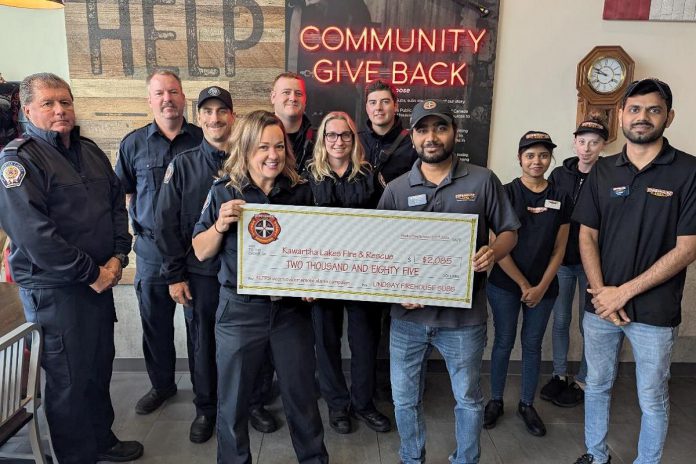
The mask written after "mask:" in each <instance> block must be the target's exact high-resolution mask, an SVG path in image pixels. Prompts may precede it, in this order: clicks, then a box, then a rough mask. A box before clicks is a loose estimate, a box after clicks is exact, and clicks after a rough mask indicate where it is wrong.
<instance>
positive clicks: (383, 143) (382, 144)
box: [358, 116, 418, 183]
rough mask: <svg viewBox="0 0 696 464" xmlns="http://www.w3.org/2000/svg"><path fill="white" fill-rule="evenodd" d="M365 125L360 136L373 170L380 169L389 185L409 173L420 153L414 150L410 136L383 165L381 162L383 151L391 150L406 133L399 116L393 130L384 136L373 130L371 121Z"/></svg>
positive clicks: (400, 143) (403, 140) (403, 139)
mask: <svg viewBox="0 0 696 464" xmlns="http://www.w3.org/2000/svg"><path fill="white" fill-rule="evenodd" d="M365 125H366V127H365V130H362V131H360V133H359V134H358V136H359V137H360V143H362V144H363V148H364V149H365V159H366V160H367V161H369V162H370V164H371V165H372V167H373V168H375V169H377V168H379V171H380V173H381V174H382V177H383V178H384V181H385V182H387V183H389V182H391V181H392V180H394V179H396V178H397V177H399V176H400V175H402V174H404V173H407V172H409V171H410V170H411V168H412V167H413V163H415V162H416V160H417V159H418V153H417V152H416V149H415V148H413V144H412V142H411V137H410V136H409V135H408V134H406V136H405V137H403V138H402V139H401V141H400V142H399V146H398V147H396V149H395V150H394V151H393V152H392V154H391V156H389V158H387V160H386V161H385V162H384V163H383V164H382V162H381V161H380V154H381V153H382V151H383V150H387V149H391V148H392V145H393V144H394V143H395V142H396V139H397V138H398V137H399V134H401V132H402V131H404V126H403V124H402V122H401V118H399V117H398V116H397V117H396V120H395V122H394V125H393V126H392V128H391V129H389V131H388V132H387V133H386V134H384V135H379V134H378V133H376V132H375V131H374V130H373V129H372V122H371V121H370V120H369V119H368V120H367V122H366V123H365Z"/></svg>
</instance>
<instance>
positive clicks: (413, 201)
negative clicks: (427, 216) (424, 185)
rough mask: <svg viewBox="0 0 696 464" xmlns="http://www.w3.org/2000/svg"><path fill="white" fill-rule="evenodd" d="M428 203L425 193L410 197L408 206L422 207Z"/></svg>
mask: <svg viewBox="0 0 696 464" xmlns="http://www.w3.org/2000/svg"><path fill="white" fill-rule="evenodd" d="M427 202H428V198H427V197H426V196H425V193H422V194H420V195H412V196H410V197H408V206H420V205H424V204H426V203H427Z"/></svg>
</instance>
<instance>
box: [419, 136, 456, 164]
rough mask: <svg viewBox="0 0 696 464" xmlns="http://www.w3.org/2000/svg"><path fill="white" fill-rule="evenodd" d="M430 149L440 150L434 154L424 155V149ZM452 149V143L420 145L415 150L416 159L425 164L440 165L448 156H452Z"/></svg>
mask: <svg viewBox="0 0 696 464" xmlns="http://www.w3.org/2000/svg"><path fill="white" fill-rule="evenodd" d="M432 147H439V148H440V150H438V151H437V152H435V153H426V152H425V149H426V148H432ZM453 148H454V141H452V142H448V143H445V144H434V143H426V144H424V145H422V146H421V147H420V149H419V148H416V152H417V153H418V157H419V158H420V159H421V160H422V161H423V162H424V163H427V164H437V163H442V162H443V161H445V160H447V159H448V158H449V157H450V156H452V149H453Z"/></svg>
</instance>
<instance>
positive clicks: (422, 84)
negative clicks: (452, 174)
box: [285, 0, 499, 166]
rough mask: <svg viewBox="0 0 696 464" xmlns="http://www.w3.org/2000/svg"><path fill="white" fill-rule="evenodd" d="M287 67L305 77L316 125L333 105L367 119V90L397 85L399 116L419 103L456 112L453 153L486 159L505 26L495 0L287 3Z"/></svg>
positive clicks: (299, 0)
mask: <svg viewBox="0 0 696 464" xmlns="http://www.w3.org/2000/svg"><path fill="white" fill-rule="evenodd" d="M286 5H287V8H286V18H285V21H286V34H285V38H286V57H287V62H286V67H287V69H288V70H289V71H294V72H297V73H299V74H300V75H302V76H304V78H305V80H306V84H307V96H308V102H307V115H308V116H309V117H310V119H311V120H312V122H313V123H314V125H315V126H318V124H319V122H320V121H321V119H322V117H323V116H324V115H325V114H326V113H328V112H329V111H332V110H340V111H345V112H347V113H348V114H350V115H352V116H353V117H354V119H355V120H356V124H358V127H359V128H362V127H363V125H364V124H365V121H366V119H367V115H366V113H365V98H364V89H365V86H366V84H368V83H369V82H371V81H374V80H376V79H382V80H387V81H390V82H392V83H393V84H394V85H395V87H396V90H397V94H398V98H397V103H398V105H399V111H398V112H399V115H400V116H401V117H403V118H406V119H408V118H409V116H410V114H411V110H412V108H413V107H414V106H415V104H416V103H417V102H419V101H421V100H424V99H429V98H438V99H443V100H446V101H447V102H449V103H450V104H451V105H452V107H453V109H454V112H455V117H456V120H457V125H458V131H457V141H456V146H455V152H456V153H457V155H458V156H460V157H461V158H462V159H464V160H466V161H470V162H472V163H475V164H478V165H481V166H486V164H487V158H488V142H489V132H490V122H491V108H492V99H493V75H494V70H495V56H496V43H497V40H496V39H497V29H498V12H499V8H498V5H499V3H498V1H497V0H480V1H476V2H474V1H467V0H288V2H287V4H286Z"/></svg>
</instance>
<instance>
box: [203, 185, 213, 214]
mask: <svg viewBox="0 0 696 464" xmlns="http://www.w3.org/2000/svg"><path fill="white" fill-rule="evenodd" d="M212 199H213V192H212V190H211V191H208V196H207V197H205V202H204V203H203V208H202V209H201V214H203V211H205V210H206V209H208V206H210V200H212Z"/></svg>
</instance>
